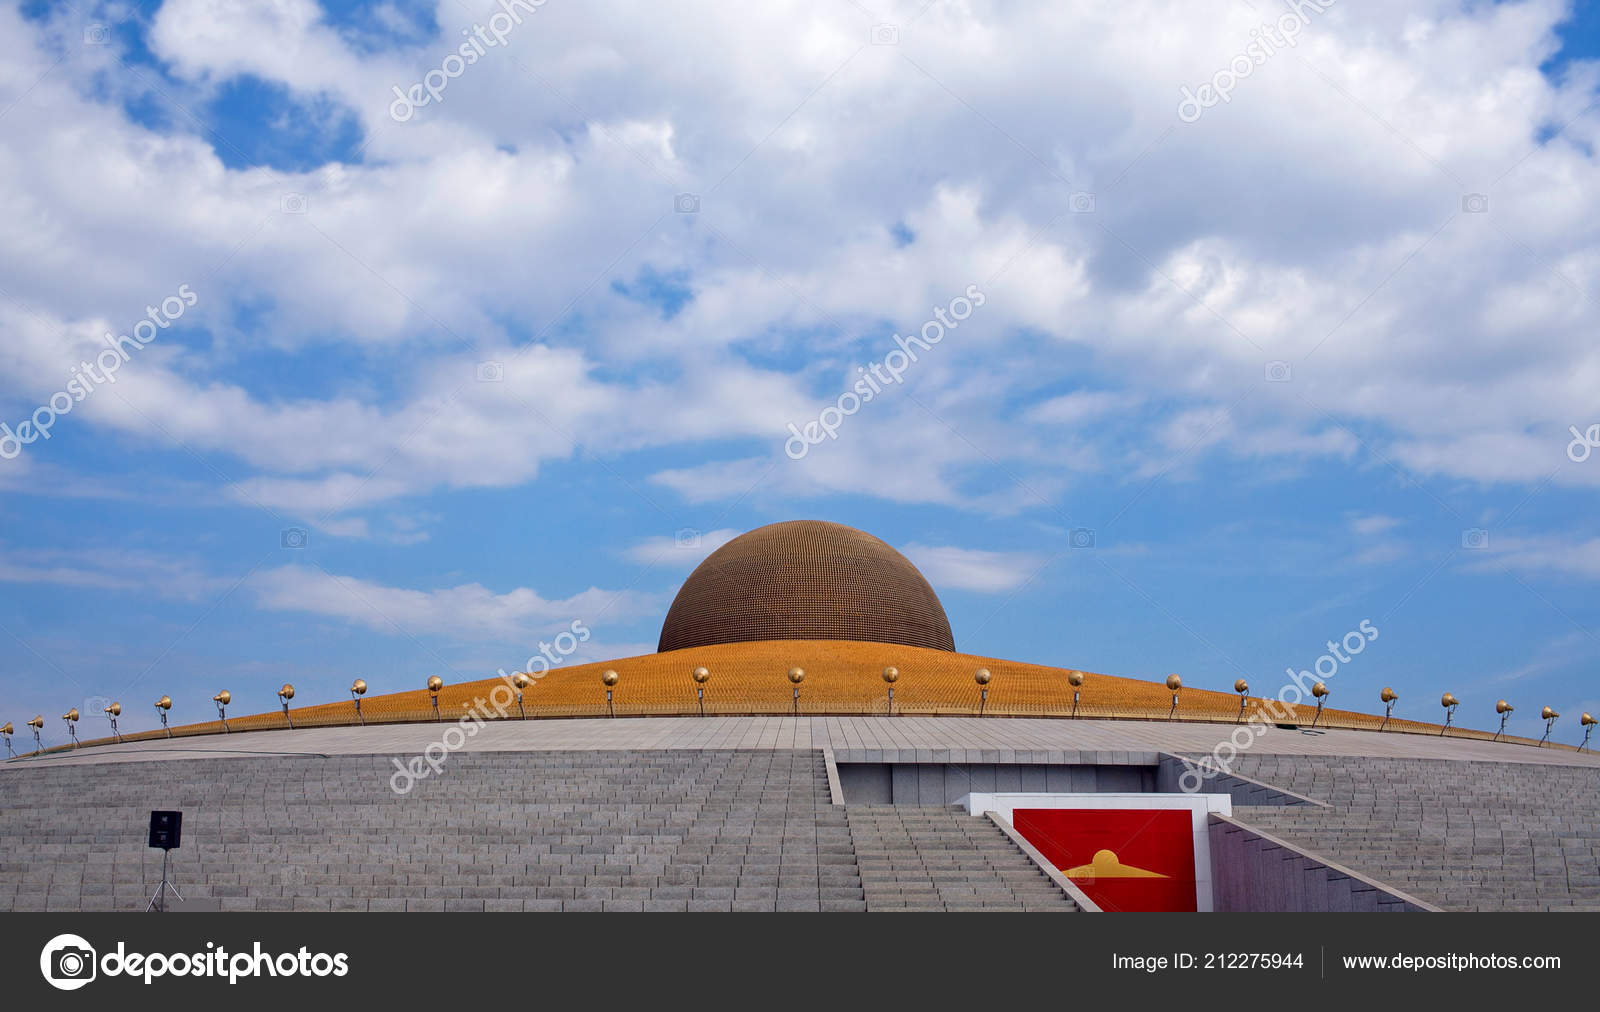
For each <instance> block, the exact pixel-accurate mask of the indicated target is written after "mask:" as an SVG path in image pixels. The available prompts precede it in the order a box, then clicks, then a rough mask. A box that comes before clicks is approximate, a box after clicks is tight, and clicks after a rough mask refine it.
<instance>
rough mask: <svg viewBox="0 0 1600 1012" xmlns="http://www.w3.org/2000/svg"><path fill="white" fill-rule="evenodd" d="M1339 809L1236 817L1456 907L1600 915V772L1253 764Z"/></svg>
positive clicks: (1280, 759)
mask: <svg viewBox="0 0 1600 1012" xmlns="http://www.w3.org/2000/svg"><path fill="white" fill-rule="evenodd" d="M1235 769H1236V771H1237V772H1239V773H1242V774H1244V775H1246V776H1249V777H1254V778H1255V779H1257V780H1263V781H1266V782H1267V783H1270V784H1273V785H1275V786H1278V787H1282V788H1286V789H1288V790H1292V791H1296V792H1298V793H1301V794H1305V795H1308V796H1310V797H1313V798H1316V799H1318V800H1320V801H1326V802H1328V803H1329V804H1330V805H1332V806H1333V807H1332V809H1324V808H1317V807H1314V806H1309V805H1300V806H1294V807H1270V808H1269V807H1246V806H1236V807H1235V809H1234V817H1235V818H1236V819H1238V820H1239V821H1241V822H1244V823H1247V824H1249V825H1252V826H1257V827H1259V828H1261V829H1264V830H1266V831H1267V832H1269V833H1272V834H1274V835H1276V836H1280V837H1282V838H1284V839H1286V840H1289V841H1290V842H1292V843H1296V844H1300V845H1302V846H1305V847H1307V848H1309V849H1311V850H1313V851H1316V852H1318V853H1321V854H1323V855H1325V856H1327V857H1330V858H1332V859H1334V860H1336V861H1339V862H1341V863H1343V864H1346V865H1348V866H1349V867H1351V868H1354V869H1356V870H1357V871H1361V872H1363V873H1365V874H1367V875H1370V876H1372V877H1374V878H1377V879H1379V880H1381V881H1383V882H1386V883H1389V884H1390V885H1393V886H1395V887H1397V888H1399V889H1402V890H1404V891H1406V892H1409V893H1411V894H1413V895H1415V896H1417V897H1419V898H1421V899H1424V900H1427V901H1428V902H1431V903H1434V904H1436V905H1438V906H1441V907H1444V908H1445V909H1447V910H1600V772H1597V771H1596V770H1594V769H1588V768H1580V767H1570V766H1534V765H1524V764H1517V763H1467V762H1441V761H1437V760H1425V759H1363V758H1353V757H1343V758H1328V757H1318V758H1312V757H1303V756H1244V757H1241V759H1240V760H1239V761H1238V762H1237V763H1236V764H1235Z"/></svg>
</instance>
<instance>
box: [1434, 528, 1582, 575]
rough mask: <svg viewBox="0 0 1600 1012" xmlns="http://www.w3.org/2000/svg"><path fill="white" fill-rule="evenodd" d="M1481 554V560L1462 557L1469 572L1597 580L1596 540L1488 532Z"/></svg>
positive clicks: (1468, 554) (1472, 556)
mask: <svg viewBox="0 0 1600 1012" xmlns="http://www.w3.org/2000/svg"><path fill="white" fill-rule="evenodd" d="M1483 551H1485V557H1483V558H1481V559H1480V558H1478V557H1477V556H1476V554H1475V553H1474V552H1466V553H1464V554H1465V555H1466V556H1467V557H1468V558H1467V561H1468V564H1469V566H1470V567H1471V568H1475V569H1512V570H1517V571H1519V572H1525V573H1541V574H1560V575H1563V576H1576V577H1581V578H1583V579H1589V580H1595V579H1600V538H1589V539H1587V540H1576V539H1573V538H1567V537H1560V536H1546V535H1541V536H1532V537H1526V536H1524V537H1516V536H1506V535H1501V534H1499V533H1498V532H1496V531H1490V532H1489V544H1488V547H1487V549H1486V550H1483Z"/></svg>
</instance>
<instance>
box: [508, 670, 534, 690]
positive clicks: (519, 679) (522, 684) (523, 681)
mask: <svg viewBox="0 0 1600 1012" xmlns="http://www.w3.org/2000/svg"><path fill="white" fill-rule="evenodd" d="M532 682H533V679H531V678H529V677H528V673H527V672H526V671H519V672H517V673H516V674H514V675H512V676H511V684H512V685H515V686H516V687H517V688H519V689H526V688H527V687H528V686H529V685H530V684H532Z"/></svg>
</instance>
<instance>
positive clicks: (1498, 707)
mask: <svg viewBox="0 0 1600 1012" xmlns="http://www.w3.org/2000/svg"><path fill="white" fill-rule="evenodd" d="M1515 709H1516V707H1514V706H1512V705H1511V704H1510V703H1508V702H1506V701H1505V700H1503V699H1501V700H1497V701H1496V702H1495V704H1494V712H1495V713H1510V712H1511V711H1512V710H1515Z"/></svg>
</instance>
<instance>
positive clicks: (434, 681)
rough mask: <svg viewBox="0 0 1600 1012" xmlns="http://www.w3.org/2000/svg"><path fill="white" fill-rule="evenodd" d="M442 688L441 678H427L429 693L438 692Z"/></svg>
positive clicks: (434, 676) (432, 676) (435, 676)
mask: <svg viewBox="0 0 1600 1012" xmlns="http://www.w3.org/2000/svg"><path fill="white" fill-rule="evenodd" d="M442 688H444V679H443V678H440V677H439V676H438V675H430V676H429V677H428V691H429V692H438V691H439V690H440V689H442Z"/></svg>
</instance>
